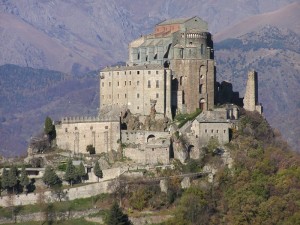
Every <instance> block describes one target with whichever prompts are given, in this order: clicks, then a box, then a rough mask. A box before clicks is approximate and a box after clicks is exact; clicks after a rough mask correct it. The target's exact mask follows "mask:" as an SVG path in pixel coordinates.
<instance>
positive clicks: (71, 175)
mask: <svg viewBox="0 0 300 225" xmlns="http://www.w3.org/2000/svg"><path fill="white" fill-rule="evenodd" d="M76 172H77V171H76V168H75V166H74V165H73V163H72V159H69V160H68V162H67V167H66V173H65V180H66V181H68V182H69V184H70V185H71V186H72V185H73V183H74V182H75V181H76V180H77V177H78V175H77V173H76Z"/></svg>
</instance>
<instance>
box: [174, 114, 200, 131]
mask: <svg viewBox="0 0 300 225" xmlns="http://www.w3.org/2000/svg"><path fill="white" fill-rule="evenodd" d="M201 112H202V111H201V109H196V111H195V112H193V113H191V114H178V115H176V116H175V118H174V120H175V121H176V122H179V124H178V128H180V127H182V126H183V125H184V124H185V123H186V122H187V121H190V120H193V119H195V118H196V117H197V116H198V115H199V114H200V113H201Z"/></svg>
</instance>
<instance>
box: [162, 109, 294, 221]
mask: <svg viewBox="0 0 300 225" xmlns="http://www.w3.org/2000/svg"><path fill="white" fill-rule="evenodd" d="M226 148H227V149H229V151H230V154H231V156H232V157H233V159H234V164H233V167H232V168H231V169H228V167H220V165H219V171H218V172H217V174H216V175H215V179H214V182H213V183H212V184H211V185H209V186H203V185H200V184H197V183H196V184H194V185H192V186H191V187H190V188H189V189H187V190H186V191H184V192H183V194H182V196H181V197H180V198H179V199H178V200H177V202H176V209H175V213H174V215H175V216H174V219H172V220H171V221H169V222H166V223H164V224H167V225H175V224H176V225H192V224H193V225H197V224H199V225H200V224H266V225H267V224H268V225H269V224H290V225H295V224H300V213H299V212H300V155H299V154H298V153H294V152H292V151H291V150H290V149H289V148H288V146H287V145H286V143H285V142H283V141H282V139H281V136H280V135H279V134H278V133H276V132H274V131H273V130H272V129H271V127H270V126H269V124H268V123H267V121H266V120H265V119H264V118H262V117H261V116H260V115H258V114H256V113H247V114H245V115H244V116H243V117H242V119H241V129H240V130H239V131H235V132H234V137H233V140H232V142H231V143H230V144H228V145H227V146H226ZM214 157H217V156H214Z"/></svg>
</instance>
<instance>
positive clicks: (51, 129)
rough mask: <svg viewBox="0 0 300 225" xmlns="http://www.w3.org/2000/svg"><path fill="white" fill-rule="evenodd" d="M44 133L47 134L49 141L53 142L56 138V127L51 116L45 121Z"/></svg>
mask: <svg viewBox="0 0 300 225" xmlns="http://www.w3.org/2000/svg"><path fill="white" fill-rule="evenodd" d="M44 132H45V134H47V136H48V138H49V141H52V140H53V139H55V138H56V131H55V126H54V125H53V121H52V119H51V118H50V117H49V116H47V117H46V119H45V126H44Z"/></svg>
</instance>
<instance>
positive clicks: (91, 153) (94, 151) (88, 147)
mask: <svg viewBox="0 0 300 225" xmlns="http://www.w3.org/2000/svg"><path fill="white" fill-rule="evenodd" d="M86 151H87V152H88V153H90V155H94V154H95V153H96V150H95V147H94V146H93V145H88V146H86Z"/></svg>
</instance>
